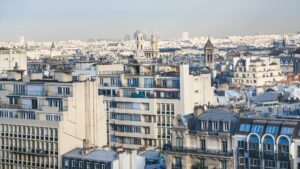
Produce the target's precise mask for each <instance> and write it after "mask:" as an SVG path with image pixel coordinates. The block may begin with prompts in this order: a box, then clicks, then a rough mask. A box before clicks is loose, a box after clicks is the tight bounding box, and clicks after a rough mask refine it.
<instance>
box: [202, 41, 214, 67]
mask: <svg viewBox="0 0 300 169" xmlns="http://www.w3.org/2000/svg"><path fill="white" fill-rule="evenodd" d="M215 59H216V58H215V47H214V45H213V44H212V43H211V41H210V38H208V40H207V42H206V44H205V46H204V64H205V66H206V67H209V68H210V69H214V66H215Z"/></svg>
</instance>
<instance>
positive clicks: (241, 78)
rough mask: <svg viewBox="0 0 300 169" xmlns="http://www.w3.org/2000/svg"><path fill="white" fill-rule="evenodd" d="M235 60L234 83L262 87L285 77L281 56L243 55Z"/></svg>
mask: <svg viewBox="0 0 300 169" xmlns="http://www.w3.org/2000/svg"><path fill="white" fill-rule="evenodd" d="M234 62H235V63H234V66H235V70H234V77H233V78H232V83H233V84H237V85H240V84H242V85H245V86H256V87H262V86H268V85H270V84H272V83H273V82H276V81H281V80H283V79H284V76H283V75H282V74H281V68H280V59H279V58H274V57H269V56H267V57H263V56H262V57H242V58H238V59H237V58H234Z"/></svg>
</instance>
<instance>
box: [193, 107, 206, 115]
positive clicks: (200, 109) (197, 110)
mask: <svg viewBox="0 0 300 169" xmlns="http://www.w3.org/2000/svg"><path fill="white" fill-rule="evenodd" d="M203 113H204V107H203V106H195V107H194V115H195V116H200V115H201V114H203Z"/></svg>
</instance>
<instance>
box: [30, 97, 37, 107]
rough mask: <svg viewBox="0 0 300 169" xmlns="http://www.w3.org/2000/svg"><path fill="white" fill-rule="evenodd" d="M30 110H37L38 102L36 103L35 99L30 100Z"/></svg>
mask: <svg viewBox="0 0 300 169" xmlns="http://www.w3.org/2000/svg"><path fill="white" fill-rule="evenodd" d="M31 106H32V107H31V108H32V109H37V108H38V101H37V99H32V100H31Z"/></svg>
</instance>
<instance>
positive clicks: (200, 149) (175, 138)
mask: <svg viewBox="0 0 300 169" xmlns="http://www.w3.org/2000/svg"><path fill="white" fill-rule="evenodd" d="M177 121H178V123H176V124H175V126H174V127H173V128H172V129H171V132H172V135H171V138H172V139H171V143H170V144H168V145H166V146H165V152H166V154H167V168H168V169H199V168H200V169H215V168H221V169H231V168H233V167H234V154H233V147H232V135H233V134H234V130H235V126H236V124H237V122H238V117H237V115H236V114H235V113H233V112H230V111H229V112H228V111H227V110H222V109H215V110H214V109H212V110H209V111H206V112H205V113H204V114H200V115H199V114H197V113H195V114H193V115H188V116H178V120H177Z"/></svg>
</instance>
